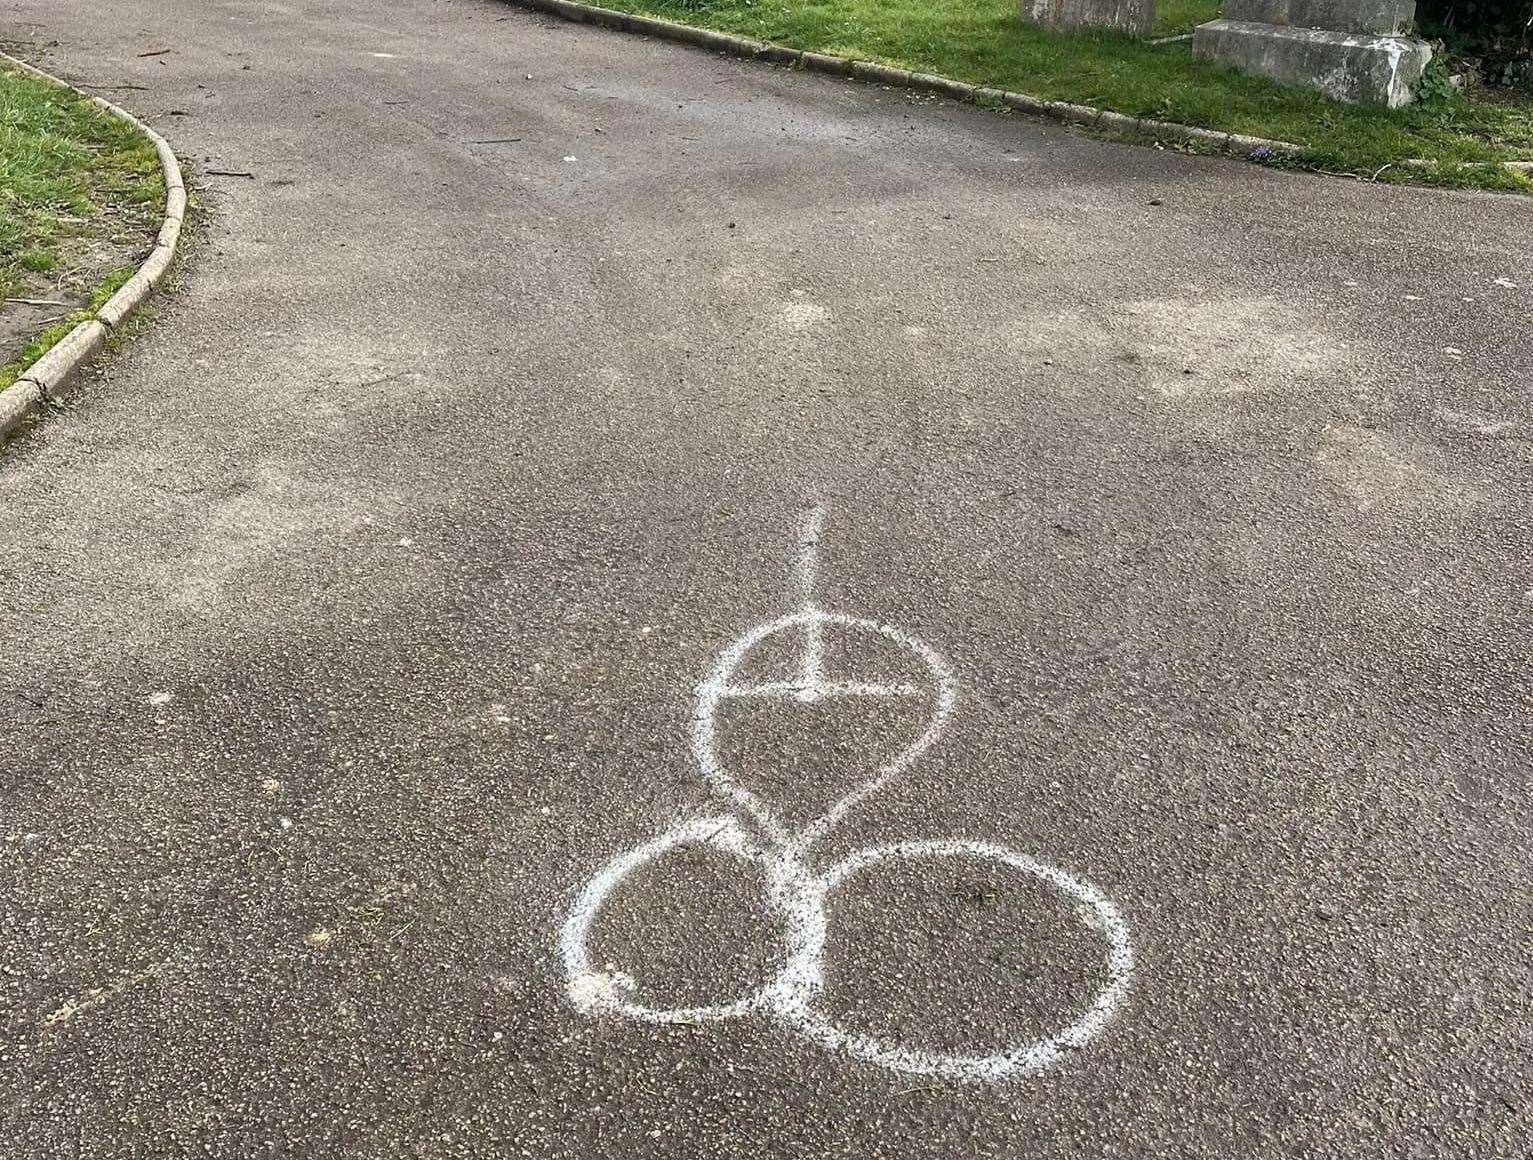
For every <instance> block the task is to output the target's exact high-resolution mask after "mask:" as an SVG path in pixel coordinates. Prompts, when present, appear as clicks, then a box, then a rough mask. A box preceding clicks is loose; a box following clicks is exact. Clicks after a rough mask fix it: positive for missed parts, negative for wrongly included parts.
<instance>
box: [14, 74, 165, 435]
mask: <svg viewBox="0 0 1533 1160" xmlns="http://www.w3.org/2000/svg"><path fill="white" fill-rule="evenodd" d="M0 60H4V61H5V62H6V63H7V64H9V65H11V66H13V67H15V68H17V69H20V70H21V71H22V72H24V73H26V74H28V75H29V76H33V77H36V78H37V79H38V80H42V81H47V82H48V83H49V84H54V85H58V86H59V87H61V88H66V89H69V90H70V91H71V92H73V93H77V94H79V95H80V96H82V97H85V98H86V99H87V100H89V101H90V103H91V104H93V105H95V106H96V107H97V108H99V109H101V110H102V111H103V112H106V113H110V114H111V115H112V116H114V117H116V118H117V119H118V120H120V121H125V122H126V123H128V124H129V125H132V126H133V128H134V129H136V130H138V132H140V133H142V134H144V136H145V137H147V138H148V139H149V141H150V142H151V143H152V144H153V145H154V152H155V155H156V156H157V157H158V158H159V162H160V172H161V174H162V175H163V176H164V178H165V213H164V217H163V220H162V221H161V223H160V230H159V235H158V237H157V238H156V239H155V245H154V249H152V250H150V251H149V256H148V257H147V258H145V259H144V261H143V263H142V264H141V265H140V266H139V268H138V271H137V272H136V273H135V274H134V275H133V276H132V277H131V278H129V279H128V280H127V282H125V283H123V285H122V286H121V287H119V288H118V290H117V292H116V293H115V294H113V295H112V296H111V297H110V298H108V299H107V300H106V302H105V303H104V304H103V305H102V306H101V308H100V309H99V310H97V311H96V313H95V317H93V318H88V319H86V320H84V321H82V322H81V323H79V324H78V325H77V326H75V328H74V329H73V330H71V331H70V332H69V333H68V334H67V335H65V336H64V338H63V339H62V340H60V341H59V342H57V343H55V344H54V345H53V346H52V347H51V348H50V349H49V350H48V352H47V353H46V354H44V355H43V356H42V357H41V358H39V359H38V360H37V361H36V362H34V363H33V364H32V365H31V366H29V367H27V368H26V370H24V371H22V372H21V375H20V377H19V378H17V380H16V381H15V382H14V383H13V384H11V386H9V387H7V388H6V389H5V390H4V391H0V439H4V438H5V436H6V435H8V434H9V433H10V432H11V431H12V430H14V429H15V427H16V426H17V424H19V423H20V422H21V421H22V420H23V419H25V418H26V417H27V416H28V415H29V414H31V413H32V412H33V411H34V410H36V409H37V407H38V406H39V405H40V404H41V403H42V402H43V401H44V400H47V399H54V398H58V397H59V396H60V395H61V394H63V393H64V392H65V391H66V390H67V389H68V386H69V382H70V379H71V377H72V376H73V375H74V372H75V371H76V370H78V369H79V367H80V365H81V364H82V363H84V362H85V360H86V359H88V358H90V357H91V355H93V354H95V353H96V351H98V350H99V349H101V346H102V344H103V343H104V342H105V341H106V338H107V335H108V333H109V332H110V328H112V327H116V326H120V325H121V324H122V322H123V320H124V319H126V318H127V317H128V316H129V314H131V313H132V312H133V311H134V310H135V309H136V308H137V307H138V305H139V304H140V303H141V302H143V300H144V299H145V298H147V297H148V296H149V293H150V291H151V290H153V289H154V286H155V284H156V283H157V282H158V281H159V280H160V279H161V278H162V277H164V275H165V271H166V270H167V269H169V268H170V263H171V260H172V259H173V258H174V257H175V253H176V245H177V244H178V243H179V242H180V240H181V226H182V224H183V223H184V222H185V220H186V182H185V181H184V180H183V178H182V176H181V164H180V162H179V161H177V160H176V154H175V151H174V150H172V149H171V147H170V143H169V142H167V141H166V140H165V138H163V137H161V136H160V135H159V134H158V133H156V132H155V131H154V130H153V129H151V128H149V126H148V125H145V124H144V123H143V122H142V121H140V120H139V119H138V118H137V117H135V116H134V115H133V114H132V113H130V112H128V111H127V110H126V109H124V108H122V107H121V106H119V105H114V104H113V103H112V102H111V101H109V100H107V99H106V98H105V97H100V96H93V95H91V94H88V93H82V92H80V90H79V89H77V88H75V87H74V86H73V85H71V84H69V83H67V82H65V81H62V80H60V79H59V78H58V77H56V76H54V75H53V74H52V73H48V72H44V71H43V70H42V69H40V68H38V67H37V66H36V65H32V64H28V63H27V62H26V61H24V60H20V59H18V58H16V57H14V56H11V55H10V54H8V53H0Z"/></svg>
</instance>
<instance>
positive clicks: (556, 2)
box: [509, 0, 1533, 178]
mask: <svg viewBox="0 0 1533 1160" xmlns="http://www.w3.org/2000/svg"><path fill="white" fill-rule="evenodd" d="M509 2H510V3H512V4H516V5H519V6H520V7H522V8H531V9H534V10H535V11H538V12H545V13H547V14H549V15H550V16H558V17H561V18H562V19H564V20H572V21H575V22H577V23H581V24H597V25H601V26H602V27H604V28H612V29H616V30H618V31H620V32H634V33H639V34H640V35H644V36H654V37H658V38H660V39H662V40H671V41H675V42H677V43H678V44H690V45H693V46H695V47H698V48H708V49H713V50H714V51H716V52H724V53H728V54H729V55H731V56H739V57H745V58H747V59H750V60H765V61H771V62H774V63H778V64H789V65H798V66H800V67H802V68H806V69H808V70H810V71H811V72H820V73H829V74H831V75H833V76H842V77H851V78H853V79H854V80H862V81H874V82H877V83H879V84H885V85H896V86H899V87H900V88H907V89H918V90H921V91H923V92H931V93H939V94H941V95H943V96H947V97H952V98H953V99H955V100H959V101H967V102H970V103H972V104H980V105H997V104H999V105H1005V106H1006V107H1007V108H1011V109H1016V110H1017V111H1018V112H1022V113H1031V114H1033V115H1035V116H1039V117H1048V118H1050V119H1051V120H1055V121H1062V122H1064V123H1065V124H1069V125H1083V126H1085V127H1087V128H1094V129H1104V130H1107V131H1109V132H1112V133H1119V134H1122V135H1124V136H1127V137H1137V138H1141V139H1147V140H1148V139H1153V140H1154V141H1156V142H1171V143H1173V144H1180V145H1193V144H1196V145H1200V146H1203V147H1205V148H1211V149H1213V150H1214V151H1215V152H1217V153H1227V154H1230V155H1232V156H1236V157H1242V158H1245V159H1247V160H1252V161H1256V160H1261V159H1262V158H1263V157H1268V156H1270V157H1284V158H1299V157H1302V156H1303V155H1304V154H1306V153H1308V152H1309V149H1308V148H1307V147H1306V146H1303V145H1298V144H1295V143H1294V142H1292V141H1278V140H1275V139H1274V138H1271V137H1252V136H1250V135H1248V134H1245V133H1222V132H1220V131H1218V130H1217V129H1204V128H1201V127H1200V126H1197V125H1183V124H1181V123H1180V122H1178V121H1160V120H1156V119H1155V118H1154V117H1130V116H1128V115H1127V114H1125V113H1114V112H1112V111H1111V110H1109V109H1099V108H1097V107H1096V106H1094V105H1075V104H1071V103H1070V102H1069V101H1047V100H1044V99H1043V98H1042V97H1034V96H1029V95H1028V94H1027V93H1017V92H1012V91H1011V90H1009V89H991V88H985V87H984V86H982V85H970V84H965V83H964V82H963V81H955V80H951V79H949V78H948V77H942V76H936V75H934V74H932V73H921V72H912V71H911V70H909V69H903V68H893V67H891V66H889V65H882V64H874V63H873V62H871V61H863V60H853V59H851V58H850V57H844V56H828V55H826V54H825V53H820V52H808V51H804V50H801V49H797V48H787V47H785V46H784V45H780V44H769V43H767V42H765V41H761V40H752V39H750V38H749V37H746V36H735V35H733V34H731V33H727V32H714V31H712V30H710V29H706V28H694V27H693V26H692V25H690V24H677V23H676V22H674V21H671V20H661V19H660V18H659V17H655V16H640V15H638V14H636V13H632V12H618V11H616V10H615V9H611V8H602V7H599V6H598V5H595V4H580V3H576V2H575V0H509ZM1394 164H1396V165H1402V166H1404V167H1406V168H1408V169H1429V168H1433V167H1436V166H1440V167H1441V168H1444V169H1457V170H1468V169H1486V168H1497V167H1499V168H1502V169H1505V170H1507V171H1508V172H1511V173H1519V174H1522V175H1524V176H1528V177H1533V161H1464V162H1459V163H1457V164H1452V163H1447V162H1434V161H1428V160H1424V159H1421V158H1410V159H1407V160H1404V161H1398V162H1395V163H1394ZM1385 168H1386V169H1387V168H1389V166H1385ZM1380 172H1382V171H1380ZM1336 176H1346V177H1357V176H1363V175H1358V174H1339V175H1336ZM1374 176H1375V178H1376V177H1377V176H1378V175H1377V174H1375V175H1374Z"/></svg>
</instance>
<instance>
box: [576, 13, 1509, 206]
mask: <svg viewBox="0 0 1533 1160" xmlns="http://www.w3.org/2000/svg"><path fill="white" fill-rule="evenodd" d="M602 2H603V4H604V6H605V7H608V8H614V9H618V10H621V11H625V12H642V13H646V14H649V15H653V16H660V17H663V18H666V19H669V20H677V21H681V22H683V23H687V24H694V25H698V26H702V27H706V28H712V29H716V30H718V31H723V32H733V33H737V34H740V35H743V36H750V37H754V38H755V39H758V40H766V41H772V42H774V43H776V44H784V45H788V46H790V47H792V48H799V49H807V50H813V51H816V52H825V53H833V54H837V55H842V56H850V57H858V58H862V59H866V60H875V61H880V62H883V63H886V64H892V65H897V66H899V67H901V68H909V69H915V70H916V71H918V72H927V73H937V74H940V75H942V76H947V77H952V78H955V79H957V80H961V81H966V82H968V83H970V84H979V85H986V86H989V87H992V88H1000V89H1011V90H1015V91H1019V92H1024V93H1029V94H1031V95H1033V96H1036V97H1044V98H1049V99H1053V100H1065V101H1073V102H1077V103H1080V104H1088V105H1097V106H1100V107H1103V108H1107V109H1112V110H1115V111H1117V112H1120V113H1126V114H1129V115H1130V116H1137V117H1155V118H1160V119H1162V120H1169V121H1179V122H1182V123H1184V124H1188V125H1199V126H1203V127H1205V128H1209V129H1217V130H1222V131H1230V132H1237V133H1248V134H1252V135H1254V136H1259V137H1271V138H1277V139H1279V140H1283V141H1291V142H1295V143H1297V144H1299V145H1302V146H1304V147H1305V148H1306V150H1307V151H1308V152H1307V154H1306V156H1305V158H1304V162H1305V164H1308V165H1311V166H1313V167H1315V168H1320V169H1326V170H1334V171H1338V172H1345V173H1352V174H1358V175H1361V176H1370V177H1371V176H1373V175H1375V174H1377V175H1378V179H1379V180H1382V181H1418V182H1427V183H1432V184H1444V185H1468V186H1476V187H1480V188H1497V189H1520V190H1524V191H1526V190H1529V189H1533V183H1530V182H1529V181H1528V180H1527V178H1525V177H1522V176H1520V175H1518V174H1514V173H1511V172H1509V171H1507V170H1504V169H1501V168H1500V167H1499V166H1488V167H1485V168H1482V169H1471V170H1468V171H1462V170H1458V169H1455V168H1451V166H1452V165H1454V164H1456V163H1458V162H1491V161H1500V160H1509V159H1533V97H1522V98H1520V99H1512V100H1495V101H1469V100H1466V99H1463V98H1460V97H1456V96H1455V97H1452V98H1448V97H1446V96H1440V97H1439V98H1438V99H1436V100H1433V101H1430V102H1427V103H1424V104H1420V105H1417V106H1413V107H1411V108H1408V109H1399V110H1387V109H1373V108H1359V107H1356V106H1345V105H1339V104H1336V103H1334V102H1331V101H1327V100H1326V99H1325V98H1323V97H1321V96H1320V95H1319V94H1318V93H1314V92H1310V91H1307V90H1303V89H1294V88H1285V87H1282V86H1279V85H1276V84H1273V83H1271V82H1269V81H1265V80H1262V79H1260V78H1257V77H1250V76H1245V75H1243V74H1240V73H1237V72H1234V71H1233V70H1230V69H1225V68H1221V67H1219V66H1216V65H1213V64H1210V63H1208V62H1204V61H1198V60H1194V59H1193V56H1192V48H1191V45H1190V44H1189V43H1187V42H1185V41H1184V42H1181V43H1177V44H1164V45H1151V44H1149V43H1146V42H1144V41H1136V40H1133V39H1130V38H1128V37H1125V36H1120V35H1116V34H1112V33H1104V32H1090V33H1082V34H1078V35H1065V34H1059V33H1053V32H1048V31H1044V30H1043V29H1040V28H1036V27H1032V26H1029V25H1025V24H1023V23H1022V22H1021V21H1020V20H1019V19H1018V18H1017V5H1016V2H1015V0H602ZM1212 9H1213V5H1212V4H1210V3H1209V2H1208V0H1169V2H1168V3H1166V4H1165V6H1164V8H1163V10H1162V12H1161V15H1160V19H1159V21H1158V24H1157V33H1158V34H1160V35H1168V34H1170V33H1171V32H1175V31H1178V30H1183V31H1185V30H1186V29H1187V28H1190V27H1191V26H1192V25H1193V24H1195V23H1197V22H1199V21H1200V20H1203V19H1206V18H1208V17H1209V16H1210V15H1211V13H1212ZM1163 30H1164V31H1163ZM1409 158H1424V159H1426V160H1428V161H1434V162H1439V163H1445V164H1444V167H1443V168H1431V169H1426V170H1421V169H1407V168H1405V167H1403V166H1400V165H1399V163H1400V162H1401V161H1404V160H1406V159H1409ZM1386 166H1393V168H1387V169H1386V168H1384V167H1386ZM1380 170H1383V172H1382V173H1381V172H1380Z"/></svg>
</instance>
